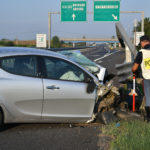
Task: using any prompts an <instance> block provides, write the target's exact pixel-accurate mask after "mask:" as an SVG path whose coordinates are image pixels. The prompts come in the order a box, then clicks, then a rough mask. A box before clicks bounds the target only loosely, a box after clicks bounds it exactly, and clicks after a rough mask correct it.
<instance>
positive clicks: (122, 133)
mask: <svg viewBox="0 0 150 150" xmlns="http://www.w3.org/2000/svg"><path fill="white" fill-rule="evenodd" d="M102 132H103V133H104V134H107V135H109V136H111V137H112V138H113V140H112V142H111V144H110V149H112V150H149V149H150V140H149V139H150V123H146V122H143V121H138V120H136V121H125V122H121V123H120V127H116V124H111V125H108V126H106V127H104V128H103V129H102Z"/></svg>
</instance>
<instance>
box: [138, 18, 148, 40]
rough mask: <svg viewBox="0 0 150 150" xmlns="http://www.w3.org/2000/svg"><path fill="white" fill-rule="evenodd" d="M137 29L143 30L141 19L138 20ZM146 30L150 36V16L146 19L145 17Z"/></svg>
mask: <svg viewBox="0 0 150 150" xmlns="http://www.w3.org/2000/svg"><path fill="white" fill-rule="evenodd" d="M136 30H137V31H138V32H140V31H141V21H140V22H138V25H137V28H136ZM144 32H145V34H146V35H147V36H149V37H150V18H145V19H144Z"/></svg>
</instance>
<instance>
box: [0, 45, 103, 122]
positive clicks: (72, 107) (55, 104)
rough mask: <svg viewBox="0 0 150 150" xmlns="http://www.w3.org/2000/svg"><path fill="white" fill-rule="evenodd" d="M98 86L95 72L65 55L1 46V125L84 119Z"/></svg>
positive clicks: (89, 115) (87, 117)
mask: <svg viewBox="0 0 150 150" xmlns="http://www.w3.org/2000/svg"><path fill="white" fill-rule="evenodd" d="M99 86H100V83H99V80H98V78H97V77H96V76H94V75H93V74H92V73H91V72H89V71H88V70H87V69H85V68H84V67H82V66H81V65H79V64H78V63H76V62H74V61H71V60H70V59H68V58H67V57H65V56H64V55H61V54H58V53H55V52H51V51H47V50H39V49H34V48H16V47H13V48H10V47H0V125H2V124H3V123H23V122H26V123H31V122H55V123H65V122H66V123H70V122H72V123H77V122H87V121H89V120H90V119H92V116H93V115H94V107H95V105H96V102H97V97H98V94H97V92H98V88H97V87H99Z"/></svg>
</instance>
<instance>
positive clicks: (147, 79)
mask: <svg viewBox="0 0 150 150" xmlns="http://www.w3.org/2000/svg"><path fill="white" fill-rule="evenodd" d="M139 44H140V45H141V50H139V52H138V53H137V56H136V58H135V60H134V64H133V67H132V72H133V73H136V71H137V70H138V68H139V67H141V71H142V78H143V87H144V95H145V100H146V102H145V111H146V121H147V122H150V38H149V37H148V36H146V35H144V36H142V37H141V38H140V43H139Z"/></svg>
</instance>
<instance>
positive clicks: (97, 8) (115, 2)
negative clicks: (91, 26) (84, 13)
mask: <svg viewBox="0 0 150 150" xmlns="http://www.w3.org/2000/svg"><path fill="white" fill-rule="evenodd" d="M119 20H120V0H95V1H94V21H119Z"/></svg>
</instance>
